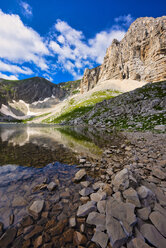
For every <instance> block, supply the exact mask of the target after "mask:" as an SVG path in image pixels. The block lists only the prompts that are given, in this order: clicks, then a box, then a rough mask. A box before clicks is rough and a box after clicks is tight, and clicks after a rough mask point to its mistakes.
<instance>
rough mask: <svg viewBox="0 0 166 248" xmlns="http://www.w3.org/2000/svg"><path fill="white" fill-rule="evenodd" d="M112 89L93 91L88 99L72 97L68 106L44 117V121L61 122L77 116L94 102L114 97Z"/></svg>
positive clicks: (86, 110)
mask: <svg viewBox="0 0 166 248" xmlns="http://www.w3.org/2000/svg"><path fill="white" fill-rule="evenodd" d="M113 93H114V91H111V90H105V91H98V92H94V93H93V94H92V95H91V96H90V97H89V98H88V99H86V100H82V101H80V102H76V101H75V100H74V99H73V98H72V99H70V101H69V102H68V107H67V108H66V109H64V110H63V112H61V113H60V114H59V115H56V116H51V117H49V118H47V119H45V120H44V121H43V122H44V123H61V122H64V121H70V120H72V119H75V118H78V117H81V116H83V115H84V114H86V113H87V112H89V111H90V110H91V109H92V108H93V107H94V106H95V104H96V103H99V102H102V101H103V100H108V99H110V98H112V97H114V94H113Z"/></svg>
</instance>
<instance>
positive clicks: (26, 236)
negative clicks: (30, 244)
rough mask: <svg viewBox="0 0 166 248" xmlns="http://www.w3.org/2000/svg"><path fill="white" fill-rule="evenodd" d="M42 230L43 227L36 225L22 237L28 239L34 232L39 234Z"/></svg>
mask: <svg viewBox="0 0 166 248" xmlns="http://www.w3.org/2000/svg"><path fill="white" fill-rule="evenodd" d="M42 231H43V227H42V226H38V225H36V226H35V227H34V228H33V230H32V231H31V232H30V233H28V234H26V235H24V239H25V240H28V239H30V238H32V237H34V236H35V235H36V234H40V233H41V232H42Z"/></svg>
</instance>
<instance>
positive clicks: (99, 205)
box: [97, 200, 106, 214]
mask: <svg viewBox="0 0 166 248" xmlns="http://www.w3.org/2000/svg"><path fill="white" fill-rule="evenodd" d="M97 209H98V211H99V212H100V213H101V214H105V211H106V200H103V201H99V202H98V203H97Z"/></svg>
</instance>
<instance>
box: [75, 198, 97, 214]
mask: <svg viewBox="0 0 166 248" xmlns="http://www.w3.org/2000/svg"><path fill="white" fill-rule="evenodd" d="M96 209H97V208H96V203H95V202H94V201H89V202H87V203H86V204H84V205H82V206H79V208H78V211H77V216H78V217H84V216H87V215H88V214H89V213H90V212H93V211H96Z"/></svg>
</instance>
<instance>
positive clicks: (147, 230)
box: [140, 224, 166, 248]
mask: <svg viewBox="0 0 166 248" xmlns="http://www.w3.org/2000/svg"><path fill="white" fill-rule="evenodd" d="M140 231H141V233H142V235H143V236H144V238H145V239H146V240H147V241H148V242H149V243H150V244H152V245H154V246H155V247H157V248H165V244H166V239H165V238H164V237H163V236H162V235H161V234H160V233H159V232H158V231H157V229H156V228H155V227H154V226H153V225H151V224H144V225H142V226H141V229H140Z"/></svg>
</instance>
